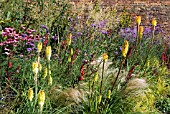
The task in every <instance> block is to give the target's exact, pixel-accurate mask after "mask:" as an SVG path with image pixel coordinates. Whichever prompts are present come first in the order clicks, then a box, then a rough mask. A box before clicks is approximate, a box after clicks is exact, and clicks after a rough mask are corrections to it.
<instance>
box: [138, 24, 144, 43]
mask: <svg viewBox="0 0 170 114" xmlns="http://www.w3.org/2000/svg"><path fill="white" fill-rule="evenodd" d="M143 31H144V28H143V26H139V38H140V40H141V39H142V36H143Z"/></svg>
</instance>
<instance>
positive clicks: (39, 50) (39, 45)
mask: <svg viewBox="0 0 170 114" xmlns="http://www.w3.org/2000/svg"><path fill="white" fill-rule="evenodd" d="M41 50H42V42H39V43H38V45H37V52H41Z"/></svg>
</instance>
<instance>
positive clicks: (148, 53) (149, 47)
mask: <svg viewBox="0 0 170 114" xmlns="http://www.w3.org/2000/svg"><path fill="white" fill-rule="evenodd" d="M154 33H155V27H154V26H153V30H152V39H151V42H152V43H151V44H150V43H148V51H147V56H146V58H145V60H144V64H143V66H142V69H143V67H144V66H145V64H146V62H147V60H148V57H149V55H150V51H151V45H152V44H153V40H154Z"/></svg>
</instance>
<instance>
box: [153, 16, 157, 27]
mask: <svg viewBox="0 0 170 114" xmlns="http://www.w3.org/2000/svg"><path fill="white" fill-rule="evenodd" d="M156 25H157V21H156V19H155V18H153V19H152V26H154V27H155V26H156Z"/></svg>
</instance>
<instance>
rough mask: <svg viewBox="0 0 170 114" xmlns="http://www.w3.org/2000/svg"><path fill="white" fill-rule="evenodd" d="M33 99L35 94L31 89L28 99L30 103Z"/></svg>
mask: <svg viewBox="0 0 170 114" xmlns="http://www.w3.org/2000/svg"><path fill="white" fill-rule="evenodd" d="M33 97H34V92H33V90H32V88H29V90H28V99H29V100H30V101H32V99H33Z"/></svg>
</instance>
